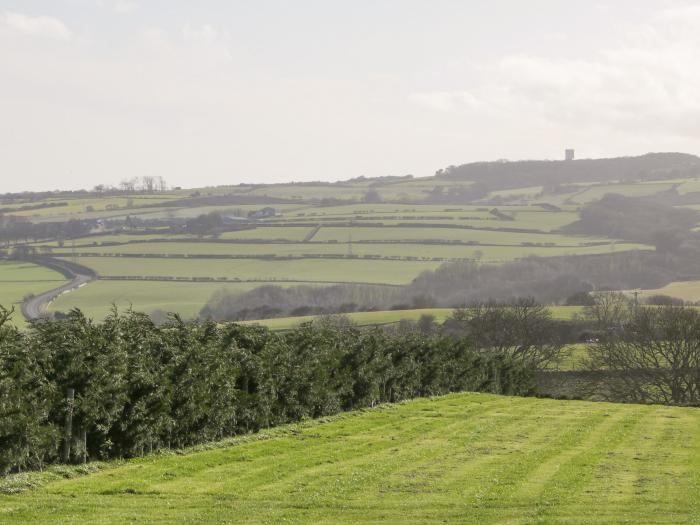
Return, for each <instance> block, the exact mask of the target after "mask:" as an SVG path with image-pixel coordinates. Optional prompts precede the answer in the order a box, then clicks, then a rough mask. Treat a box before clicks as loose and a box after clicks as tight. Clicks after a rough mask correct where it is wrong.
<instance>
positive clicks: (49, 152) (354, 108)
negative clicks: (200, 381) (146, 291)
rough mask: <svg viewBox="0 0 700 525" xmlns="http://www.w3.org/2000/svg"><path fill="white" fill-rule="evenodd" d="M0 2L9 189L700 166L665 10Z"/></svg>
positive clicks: (679, 56) (695, 102) (696, 17)
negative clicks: (656, 157)
mask: <svg viewBox="0 0 700 525" xmlns="http://www.w3.org/2000/svg"><path fill="white" fill-rule="evenodd" d="M577 7H578V8H577V9H575V10H574V9H572V6H571V4H565V3H562V2H557V1H555V0H535V1H532V2H528V3H527V5H525V4H524V3H523V2H518V1H516V0H509V1H506V0H502V1H497V2H488V3H487V2H457V1H448V0H443V1H438V2H430V3H428V2H420V1H417V0H408V1H399V0H384V1H381V2H370V1H357V2H352V3H340V2H321V1H316V0H314V1H311V0H309V1H305V2H297V3H294V4H290V3H285V2H281V1H272V0H270V1H264V2H257V3H255V5H248V4H246V3H244V2H224V1H203V2H198V3H197V5H193V4H185V3H182V2H164V1H150V2H147V1H145V0H61V1H58V0H57V1H52V2H48V1H46V0H43V1H42V0H24V1H13V0H0V108H1V110H0V111H1V114H2V116H3V125H2V126H1V127H0V130H1V132H0V158H1V159H2V163H1V164H0V168H1V169H2V181H3V184H2V187H0V192H3V193H4V192H15V191H23V190H50V189H58V188H60V189H78V188H91V187H92V186H94V185H95V184H98V183H108V184H118V182H119V181H120V180H122V179H126V178H131V177H141V176H144V175H154V176H162V177H164V178H165V179H166V180H167V181H168V182H169V183H170V184H172V185H179V186H185V187H192V186H207V185H211V186H214V185H224V184H239V183H241V182H258V183H275V182H289V181H311V180H328V181H333V180H341V179H348V178H352V177H358V176H361V175H364V176H367V177H377V176H383V175H406V174H412V175H414V176H417V177H420V176H427V175H432V174H433V173H434V171H435V170H436V169H439V168H442V167H445V166H447V165H449V164H460V163H465V162H472V161H481V160H496V159H500V158H508V159H511V160H517V159H561V158H562V157H563V151H564V148H569V147H570V148H575V149H576V156H577V158H595V157H616V156H626V155H639V154H644V153H647V152H651V151H678V152H686V153H693V154H695V153H697V152H700V148H698V140H697V137H698V136H700V118H698V117H700V73H698V72H697V69H696V68H695V64H697V63H698V59H700V45H699V44H700V31H698V29H700V6H697V5H693V3H692V2H687V1H680V0H678V1H674V0H657V1H655V0H638V1H630V0H622V1H618V2H615V3H612V2H597V3H592V4H591V5H586V6H577Z"/></svg>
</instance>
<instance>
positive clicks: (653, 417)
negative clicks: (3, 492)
mask: <svg viewBox="0 0 700 525" xmlns="http://www.w3.org/2000/svg"><path fill="white" fill-rule="evenodd" d="M606 414H609V415H606ZM329 419H330V421H331V422H329V423H327V424H323V423H319V422H302V423H301V424H298V425H291V426H288V427H282V428H280V429H274V430H271V431H265V432H264V433H263V434H265V433H269V434H268V435H269V436H270V437H271V438H269V439H265V440H261V439H259V438H256V437H254V436H250V437H246V438H243V440H241V441H242V443H241V444H240V445H237V446H229V447H228V448H215V449H212V450H204V451H202V452H196V453H189V454H185V455H175V454H172V455H166V456H160V457H159V456H155V457H150V458H145V459H140V460H136V461H130V462H127V463H126V464H125V465H121V466H116V467H113V468H111V469H107V470H103V471H102V472H100V473H97V474H94V475H89V476H85V477H83V478H80V479H73V480H64V481H58V482H53V483H50V484H48V485H45V486H44V487H43V488H39V489H36V490H32V491H29V492H26V493H24V494H20V495H15V496H0V522H3V523H5V522H7V523H27V522H37V523H77V522H89V523H129V522H138V523H144V522H147V523H232V522H235V523H280V522H290V523H357V522H362V523H377V522H390V523H396V522H404V523H436V522H447V523H494V522H495V523H595V522H602V523H621V522H629V523H640V522H643V523H679V522H683V523H686V522H700V509H699V508H698V503H697V497H696V494H697V493H698V488H699V486H700V442H698V440H697V438H696V436H697V435H699V434H700V411H699V410H696V409H690V408H668V407H658V406H641V405H612V404H609V403H587V402H565V401H554V400H545V399H535V398H527V399H524V398H507V397H497V396H491V395H488V394H455V395H449V396H445V397H443V398H438V399H422V400H417V401H415V402H409V403H405V404H401V405H396V406H388V407H381V408H380V409H374V410H368V411H365V412H361V413H357V414H348V415H343V416H341V417H338V418H329ZM237 442H238V441H229V442H228V443H237Z"/></svg>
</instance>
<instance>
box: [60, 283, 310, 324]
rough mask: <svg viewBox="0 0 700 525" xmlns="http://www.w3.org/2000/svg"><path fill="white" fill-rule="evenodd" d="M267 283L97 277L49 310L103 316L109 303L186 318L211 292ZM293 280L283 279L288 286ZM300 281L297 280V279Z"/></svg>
mask: <svg viewBox="0 0 700 525" xmlns="http://www.w3.org/2000/svg"><path fill="white" fill-rule="evenodd" d="M263 284H266V283H189V282H157V281H155V282H154V281H96V282H92V283H90V284H88V285H87V286H83V287H82V288H79V289H78V290H74V291H72V292H70V293H67V294H64V295H62V296H60V297H59V298H58V299H56V300H55V301H54V302H53V303H51V307H50V308H49V310H50V311H54V312H56V311H62V312H66V311H68V310H70V309H71V308H76V307H77V308H80V309H81V310H82V311H83V312H85V313H86V314H87V315H88V316H89V317H92V318H94V319H104V318H105V317H106V316H107V314H109V312H110V310H111V308H112V304H116V305H117V307H119V309H120V310H124V309H127V308H129V307H133V309H134V310H137V311H139V312H146V313H149V314H150V313H151V312H153V311H155V310H163V311H166V312H175V313H178V314H180V316H182V317H183V318H185V319H188V318H193V317H197V316H198V315H199V312H200V310H201V309H202V307H203V306H204V305H205V304H206V303H207V301H209V299H210V298H211V296H212V295H213V294H214V293H215V292H217V291H219V290H225V291H227V292H231V293H243V292H247V291H249V290H252V289H253V288H255V287H257V286H262V285H263ZM293 284H294V283H284V285H285V286H291V285H293ZM299 284H300V283H299Z"/></svg>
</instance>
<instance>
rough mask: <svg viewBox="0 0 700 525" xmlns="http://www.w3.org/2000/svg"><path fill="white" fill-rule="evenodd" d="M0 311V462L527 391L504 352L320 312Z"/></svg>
mask: <svg viewBox="0 0 700 525" xmlns="http://www.w3.org/2000/svg"><path fill="white" fill-rule="evenodd" d="M11 315H12V313H11V312H10V311H7V310H5V309H0V471H1V472H4V473H7V472H12V471H19V470H23V469H36V468H42V467H43V466H45V465H47V464H49V463H54V462H60V461H63V462H81V461H88V460H91V459H108V458H120V457H133V456H139V455H143V454H145V453H147V452H150V451H154V450H158V449H164V448H177V447H184V446H189V445H193V444H196V443H201V442H205V441H211V440H217V439H221V438H223V437H226V436H231V435H235V434H238V433H244V432H252V431H256V430H258V429H261V428H266V427H271V426H274V425H279V424H282V423H286V422H292V421H297V420H300V419H302V418H307V417H320V416H325V415H330V414H334V413H337V412H339V411H343V410H352V409H357V408H362V407H371V406H373V405H376V404H378V403H385V402H397V401H401V400H405V399H410V398H414V397H418V396H430V395H440V394H446V393H449V392H456V391H464V390H470V391H489V392H496V393H504V394H513V395H526V394H532V393H534V369H535V367H536V366H537V363H536V361H535V360H534V358H533V359H531V358H530V357H528V356H527V352H525V353H522V352H520V353H516V354H514V353H511V352H509V350H508V348H507V347H504V348H503V349H501V350H499V351H489V352H484V351H481V350H480V349H479V348H476V347H475V346H474V344H473V343H472V342H471V341H470V340H469V339H466V338H461V337H452V336H449V335H447V334H444V333H426V332H421V331H418V330H415V331H410V332H405V333H400V332H396V331H387V330H381V329H378V328H377V329H370V330H366V329H359V328H358V327H356V326H354V325H352V324H350V323H347V322H343V321H342V320H340V321H338V320H334V321H331V320H328V319H326V320H322V321H320V322H315V323H310V324H306V325H302V326H300V327H299V328H297V329H295V330H292V331H290V332H287V333H283V334H280V333H274V332H271V331H269V330H267V329H265V328H263V327H260V326H242V325H238V324H232V323H229V324H216V323H213V322H210V321H192V322H184V321H182V320H181V319H180V318H179V317H177V316H175V315H171V316H169V317H168V319H167V320H166V321H165V322H164V323H163V324H161V325H160V326H156V325H155V324H154V323H153V322H152V320H151V319H150V318H149V317H148V316H147V315H145V314H142V313H138V312H133V311H127V312H125V313H119V312H117V311H116V310H115V311H113V312H112V313H111V315H109V316H108V317H107V318H106V319H105V320H104V321H103V322H100V323H96V322H93V321H92V320H90V319H88V318H86V317H85V316H84V315H83V314H82V313H81V312H80V311H78V310H74V311H71V312H70V313H68V315H67V316H65V317H64V318H61V319H56V320H43V321H35V322H32V323H31V324H30V327H29V329H28V330H26V331H19V330H18V329H16V328H15V327H13V326H12V325H10V318H11Z"/></svg>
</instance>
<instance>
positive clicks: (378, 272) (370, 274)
mask: <svg viewBox="0 0 700 525" xmlns="http://www.w3.org/2000/svg"><path fill="white" fill-rule="evenodd" d="M77 261H78V262H79V263H80V264H82V265H84V266H87V267H89V268H92V269H94V270H95V271H97V273H98V274H100V275H101V276H175V277H213V278H218V277H226V278H228V279H240V280H241V281H247V280H258V281H308V282H328V283H341V282H349V283H377V284H396V285H398V284H406V283H409V282H411V281H412V280H413V279H414V278H415V277H416V276H417V275H418V274H420V273H421V272H422V271H424V270H432V269H435V268H437V267H438V266H439V265H440V263H438V262H424V261H386V260H378V261H375V260H363V259H359V260H353V259H347V260H345V259H343V260H332V261H325V260H323V259H298V260H276V261H274V260H272V261H269V260H258V259H231V260H221V259H212V260H209V259H189V260H188V259H153V258H150V259H149V258H143V259H141V258H131V257H129V258H126V257H78V258H77Z"/></svg>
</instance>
